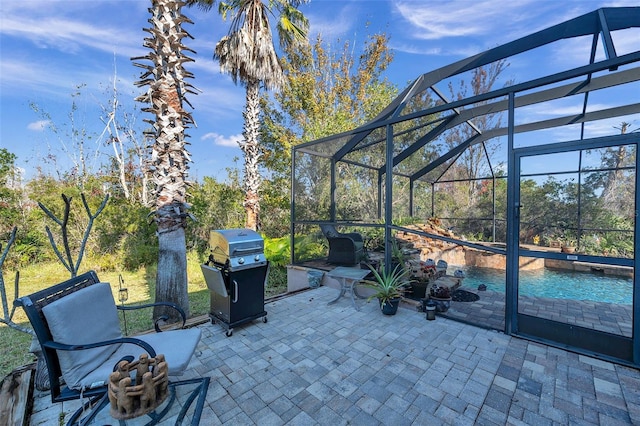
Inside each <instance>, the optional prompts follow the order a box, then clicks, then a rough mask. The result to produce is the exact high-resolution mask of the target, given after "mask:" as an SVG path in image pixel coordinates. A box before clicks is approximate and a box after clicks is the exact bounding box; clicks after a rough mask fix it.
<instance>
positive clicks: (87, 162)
mask: <svg viewBox="0 0 640 426" xmlns="http://www.w3.org/2000/svg"><path fill="white" fill-rule="evenodd" d="M85 87H86V84H78V85H76V87H75V92H74V93H72V94H71V108H70V110H69V112H68V113H67V120H65V121H63V122H62V123H61V124H60V125H59V126H58V125H57V124H56V123H55V121H54V119H53V117H52V115H51V114H50V113H49V112H48V111H46V110H44V109H42V108H41V107H40V106H38V105H37V104H36V103H35V102H32V103H31V104H30V105H29V106H30V108H31V109H32V110H33V111H34V112H35V113H36V114H38V115H39V117H40V119H41V122H42V123H45V126H46V129H47V130H48V131H49V132H51V134H53V135H54V136H55V137H56V138H57V140H58V144H59V147H60V150H61V151H62V152H63V153H64V154H65V155H66V156H67V158H68V159H69V161H70V162H71V164H72V168H71V170H69V171H66V172H65V170H64V169H63V168H61V167H60V164H58V158H57V156H56V154H55V152H56V150H54V148H53V147H52V146H51V145H50V144H49V142H48V141H47V140H45V141H44V143H43V145H46V146H47V150H48V152H47V154H46V155H45V156H44V157H43V158H42V160H41V163H43V164H50V165H52V166H53V168H54V170H55V172H56V174H57V177H58V178H59V179H61V180H62V179H64V180H68V181H72V182H73V183H74V184H75V185H76V186H78V187H79V188H80V189H81V190H82V189H84V185H85V184H86V183H87V180H89V179H90V178H91V175H92V173H93V172H94V165H95V164H96V163H97V161H98V157H99V155H100V147H99V145H98V144H97V143H96V141H97V138H96V135H95V133H94V132H93V131H91V130H89V129H88V128H87V126H86V119H85V117H84V116H83V115H82V111H83V108H82V104H83V102H84V101H83V96H84V93H83V90H84V89H85ZM91 142H93V143H91ZM37 169H38V172H39V173H40V174H45V172H44V170H43V167H42V165H38V167H37Z"/></svg>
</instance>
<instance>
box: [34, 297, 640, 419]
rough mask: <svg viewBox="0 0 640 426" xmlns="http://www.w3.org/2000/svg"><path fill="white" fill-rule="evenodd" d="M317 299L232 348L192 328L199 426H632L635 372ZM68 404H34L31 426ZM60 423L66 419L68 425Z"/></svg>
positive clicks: (367, 306) (297, 304)
mask: <svg viewBox="0 0 640 426" xmlns="http://www.w3.org/2000/svg"><path fill="white" fill-rule="evenodd" d="M336 292H337V289H335V288H331V287H327V286H321V287H320V288H317V289H314V290H309V291H303V292H299V293H296V294H294V295H292V296H289V297H284V298H281V299H277V300H273V301H270V302H269V303H267V305H266V310H267V311H268V313H269V322H268V323H266V324H264V323H262V322H260V321H254V322H253V323H252V324H250V325H248V326H246V327H241V328H237V329H236V330H235V332H234V334H233V336H232V337H229V338H228V337H225V334H224V332H223V329H222V328H221V327H220V326H217V325H211V324H210V323H208V322H206V323H202V324H201V325H198V327H201V328H202V333H203V338H202V340H201V342H200V344H199V347H198V350H197V352H196V357H195V358H194V359H193V360H192V363H191V364H190V366H189V369H188V371H187V373H186V374H185V375H184V376H182V377H181V379H188V378H196V377H201V376H210V377H211V382H210V386H209V391H208V394H207V399H206V404H205V407H204V409H203V413H202V419H201V424H230V425H236V424H242V425H252V424H256V425H282V424H288V425H311V424H326V425H339V424H356V425H373V424H398V425H401V424H416V425H421V424H469V425H472V424H485V425H493V424H495V425H502V424H507V423H508V424H513V425H518V424H523V425H524V424H527V425H531V424H540V425H544V424H593V425H597V424H638V423H640V392H639V391H638V389H640V371H638V370H635V369H631V368H627V367H624V366H620V365H617V364H612V363H609V362H605V361H601V360H598V359H594V358H590V357H587V356H583V355H578V354H575V353H572V352H567V351H564V350H561V349H557V348H553V347H548V346H545V345H542V344H539V343H534V342H529V341H526V340H522V339H518V338H513V337H510V336H507V335H504V334H503V333H500V332H497V331H493V330H488V329H484V328H479V327H474V326H472V325H466V324H463V323H460V322H456V321H452V320H449V319H446V318H443V317H438V318H437V320H436V321H426V319H425V316H424V314H423V313H420V312H418V311H416V310H415V307H414V306H413V305H411V304H405V305H404V306H403V309H400V310H399V311H398V314H397V315H395V316H391V317H387V316H383V315H382V314H381V313H380V312H378V309H377V306H376V304H375V303H373V302H372V303H365V302H364V301H362V300H360V301H358V302H359V306H360V308H361V309H360V311H356V310H354V309H353V307H352V306H351V302H350V300H349V299H348V298H346V297H345V298H341V299H340V300H339V301H338V302H337V303H335V304H333V305H328V306H327V302H329V301H330V300H332V299H333V298H335V296H336ZM77 406H78V405H77V403H75V402H74V403H65V404H64V405H63V404H57V405H52V404H51V403H50V398H49V395H48V394H38V393H37V392H36V396H35V398H34V407H33V413H32V417H31V422H30V424H31V425H58V424H59V423H58V418H59V415H60V413H61V412H64V413H68V414H67V416H68V415H70V413H72V412H73V411H75V409H76V407H77ZM67 418H68V417H67Z"/></svg>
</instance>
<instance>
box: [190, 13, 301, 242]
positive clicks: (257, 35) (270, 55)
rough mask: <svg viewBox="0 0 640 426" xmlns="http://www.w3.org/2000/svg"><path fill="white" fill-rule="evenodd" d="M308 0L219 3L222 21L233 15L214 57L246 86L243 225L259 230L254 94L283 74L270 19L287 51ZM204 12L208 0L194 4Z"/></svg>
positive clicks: (280, 81) (296, 38) (276, 84)
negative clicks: (275, 17)
mask: <svg viewBox="0 0 640 426" xmlns="http://www.w3.org/2000/svg"><path fill="white" fill-rule="evenodd" d="M307 2H308V0H269V1H268V2H267V1H263V0H230V1H228V2H220V4H219V9H218V10H219V12H220V14H222V16H223V18H224V19H226V18H227V16H228V15H232V16H233V18H232V21H231V28H230V29H229V34H227V35H226V36H224V37H223V38H222V39H221V40H220V41H219V42H218V43H217V44H216V48H215V53H214V56H213V57H214V59H217V60H219V61H220V69H221V70H222V71H223V72H226V73H229V74H231V78H232V79H233V81H234V83H236V84H237V82H238V80H240V82H241V83H242V84H244V85H245V86H246V105H245V110H244V112H243V117H244V130H243V133H242V135H243V136H244V141H243V142H240V149H241V150H242V152H243V154H244V190H245V199H244V208H245V210H246V212H247V219H246V227H247V228H249V229H253V230H254V231H256V230H258V228H259V226H260V196H259V190H260V184H261V180H262V179H261V176H260V170H259V164H260V157H261V153H262V151H261V148H260V146H259V144H258V138H259V129H260V122H259V120H260V105H259V90H260V84H261V83H262V84H263V85H264V86H265V88H266V89H272V90H278V89H279V88H281V87H282V86H283V85H284V84H285V82H286V79H285V76H284V72H283V71H282V67H281V65H280V62H279V60H278V56H277V55H276V50H275V46H274V44H273V37H272V34H271V24H270V22H269V17H274V16H275V13H277V14H278V15H279V19H278V24H277V29H278V36H279V40H280V44H281V46H282V47H283V48H288V47H290V46H292V45H293V44H294V43H296V42H301V41H304V40H306V34H307V29H308V26H309V24H308V21H307V19H306V18H305V17H304V15H303V14H302V12H300V11H299V10H298V9H297V7H298V6H300V5H301V4H303V3H307ZM197 3H198V4H200V6H202V7H203V8H207V7H210V6H212V3H213V2H212V0H200V1H198V2H197Z"/></svg>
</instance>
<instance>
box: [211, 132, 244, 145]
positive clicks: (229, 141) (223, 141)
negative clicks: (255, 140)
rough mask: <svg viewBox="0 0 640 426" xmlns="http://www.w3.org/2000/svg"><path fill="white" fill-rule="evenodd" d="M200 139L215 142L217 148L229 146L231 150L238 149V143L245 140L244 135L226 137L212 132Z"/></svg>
mask: <svg viewBox="0 0 640 426" xmlns="http://www.w3.org/2000/svg"><path fill="white" fill-rule="evenodd" d="M200 139H202V140H203V141H204V140H208V139H211V140H213V144H214V145H217V146H228V147H231V148H238V142H240V141H242V140H243V139H244V138H243V137H242V135H231V136H229V137H224V136H223V135H219V134H218V133H215V132H211V133H207V134H205V135H204V136H202V137H201V138H200Z"/></svg>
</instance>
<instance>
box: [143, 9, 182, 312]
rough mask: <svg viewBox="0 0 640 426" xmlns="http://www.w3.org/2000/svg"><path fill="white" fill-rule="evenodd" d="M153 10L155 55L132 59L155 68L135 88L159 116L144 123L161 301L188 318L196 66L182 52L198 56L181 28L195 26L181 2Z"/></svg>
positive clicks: (148, 44) (148, 69) (147, 40)
mask: <svg viewBox="0 0 640 426" xmlns="http://www.w3.org/2000/svg"><path fill="white" fill-rule="evenodd" d="M151 5H152V7H151V8H149V12H150V13H151V18H150V19H149V23H150V24H151V28H145V29H144V31H146V32H148V33H149V34H150V36H149V37H146V38H145V39H144V46H145V47H147V48H149V49H150V50H151V52H150V53H148V54H147V55H145V56H141V57H136V58H131V59H132V60H133V61H137V60H142V59H144V60H147V61H150V62H151V65H146V64H140V63H136V62H134V65H136V66H139V67H141V68H143V69H145V72H144V73H143V74H142V75H141V77H140V81H138V82H137V83H136V85H137V86H138V87H141V86H149V88H148V90H147V92H146V93H144V94H143V95H141V96H139V97H138V98H136V100H137V101H141V102H146V103H148V104H150V106H149V107H147V108H144V109H143V111H145V112H150V113H153V114H154V115H155V119H154V120H145V121H147V122H149V123H150V124H151V125H152V126H153V129H152V130H150V131H149V132H150V133H151V135H152V138H153V140H154V143H153V146H152V154H151V160H150V164H149V170H150V171H151V173H152V179H153V182H154V184H155V205H154V208H155V212H154V213H155V215H154V219H155V223H156V225H157V228H158V230H157V232H158V247H159V253H158V272H157V275H156V301H157V302H158V301H167V302H173V303H175V304H177V305H178V306H180V307H181V308H182V309H183V310H184V312H185V313H186V314H187V315H189V297H188V296H189V295H188V291H187V249H186V240H185V231H184V228H185V226H186V218H187V216H188V215H187V204H186V197H187V187H188V186H189V182H188V181H187V171H188V169H189V166H188V164H189V162H190V161H191V159H190V155H189V152H188V151H187V149H186V145H187V142H186V141H185V128H187V127H189V125H190V124H193V118H192V117H191V114H190V113H189V112H187V111H185V109H184V108H183V106H184V105H183V104H184V103H187V104H188V105H189V106H190V107H192V105H191V104H190V103H189V101H188V100H187V99H186V97H185V95H186V94H187V93H194V91H193V90H192V86H191V85H190V84H188V83H186V82H185V80H184V79H185V78H186V77H193V75H192V74H191V73H190V72H188V71H186V70H185V69H184V67H183V64H184V62H187V61H192V59H191V58H189V57H187V56H186V55H185V54H184V53H183V51H185V50H188V51H191V52H193V50H191V49H188V48H187V47H186V46H184V45H183V44H182V39H183V38H184V37H191V36H190V35H189V34H188V33H187V32H186V31H185V30H183V29H182V23H184V22H187V23H192V22H191V21H190V20H189V19H188V18H186V17H185V16H184V15H183V14H182V12H181V8H182V6H183V5H184V2H182V1H175V0H151ZM162 315H167V316H169V318H171V319H177V318H176V317H175V312H174V311H172V310H167V309H166V308H156V310H155V311H154V317H155V318H158V317H160V316H162Z"/></svg>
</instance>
